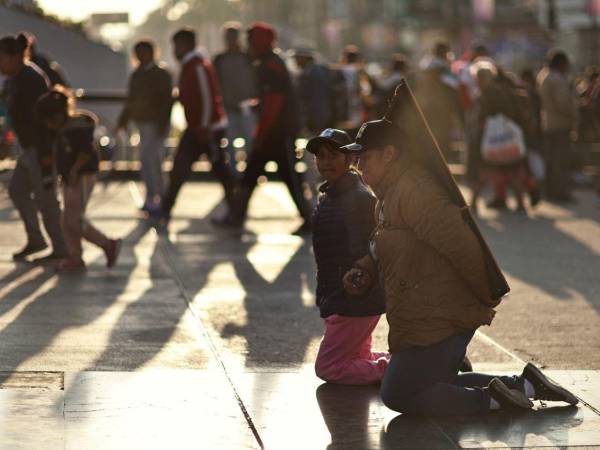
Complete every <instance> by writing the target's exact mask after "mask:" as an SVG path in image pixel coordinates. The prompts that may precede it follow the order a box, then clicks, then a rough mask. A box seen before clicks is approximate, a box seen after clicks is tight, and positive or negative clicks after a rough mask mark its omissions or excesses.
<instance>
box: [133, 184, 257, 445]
mask: <svg viewBox="0 0 600 450" xmlns="http://www.w3.org/2000/svg"><path fill="white" fill-rule="evenodd" d="M128 187H129V192H130V194H131V196H132V197H133V200H134V201H135V202H136V203H138V204H140V203H141V201H142V197H141V194H140V191H139V188H138V186H137V185H136V184H135V183H134V182H130V183H129V185H128ZM157 246H158V249H159V253H160V254H161V256H162V257H163V259H164V260H165V263H166V265H167V266H168V267H169V268H170V269H171V273H172V274H173V277H174V278H175V281H176V283H177V286H178V288H179V291H180V293H181V296H182V297H183V300H184V301H185V303H186V305H187V308H188V309H189V310H190V312H191V313H192V315H193V316H194V318H195V319H196V323H197V325H198V327H199V328H200V329H201V332H202V334H203V336H204V338H205V340H206V342H207V343H208V346H209V348H210V350H211V352H212V353H213V355H214V357H215V359H216V360H217V362H218V363H219V366H220V368H221V370H222V372H223V375H224V377H225V379H226V380H227V382H228V384H229V386H230V387H231V390H232V392H233V395H234V397H235V400H236V401H237V403H238V406H239V407H240V410H241V412H242V414H243V415H244V418H245V419H246V422H247V424H248V426H249V428H250V430H251V431H252V434H253V435H254V438H255V439H256V441H257V444H258V445H259V446H260V448H261V449H263V448H264V444H263V441H262V439H261V437H260V435H259V433H258V429H257V428H256V426H255V424H254V422H253V420H252V417H250V413H249V412H248V410H247V409H246V406H245V405H244V402H243V400H242V398H241V396H240V394H239V393H238V391H237V389H236V388H235V385H234V384H233V381H232V380H231V378H230V376H229V374H228V372H227V369H226V367H225V364H224V363H223V361H222V359H221V357H220V356H219V352H218V350H217V348H216V346H215V345H214V343H213V341H212V339H211V337H210V335H209V333H208V331H207V329H206V326H205V325H204V323H203V321H202V318H201V317H200V315H199V314H198V313H197V312H196V311H195V309H194V308H193V306H192V304H193V301H194V299H193V298H191V297H190V295H189V293H188V290H187V289H186V287H185V284H184V281H183V277H182V276H181V274H180V273H179V272H178V270H177V265H176V261H175V256H174V253H173V252H172V251H171V249H170V247H169V241H168V237H166V236H164V235H160V234H158V233H157Z"/></svg>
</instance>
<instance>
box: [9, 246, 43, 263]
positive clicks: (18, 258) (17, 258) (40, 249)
mask: <svg viewBox="0 0 600 450" xmlns="http://www.w3.org/2000/svg"><path fill="white" fill-rule="evenodd" d="M47 248H48V246H47V245H44V246H43V247H38V248H35V249H33V250H30V251H28V252H27V253H23V254H21V255H18V256H15V255H13V257H12V259H13V261H25V260H26V259H27V257H28V256H31V255H35V254H36V253H39V252H43V251H44V250H46V249H47Z"/></svg>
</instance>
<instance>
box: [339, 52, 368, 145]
mask: <svg viewBox="0 0 600 450" xmlns="http://www.w3.org/2000/svg"><path fill="white" fill-rule="evenodd" d="M336 71H339V74H340V75H341V80H342V81H343V91H342V92H338V93H337V94H336V97H338V98H336V99H334V101H335V102H339V101H340V100H342V104H343V110H341V111H340V112H341V113H342V114H336V116H337V117H336V121H337V123H336V126H337V127H338V128H340V129H343V130H345V131H347V132H348V133H349V134H350V136H356V133H357V132H358V129H359V128H360V125H361V123H363V122H364V121H365V120H368V117H369V114H370V112H371V110H372V107H373V100H372V95H373V83H372V80H371V78H370V77H369V75H368V74H367V71H366V70H365V68H364V65H363V63H362V55H361V52H360V48H359V47H357V46H356V45H347V46H346V47H345V48H344V51H343V52H342V56H341V61H340V66H339V67H338V68H336ZM339 109H341V108H337V107H336V110H339Z"/></svg>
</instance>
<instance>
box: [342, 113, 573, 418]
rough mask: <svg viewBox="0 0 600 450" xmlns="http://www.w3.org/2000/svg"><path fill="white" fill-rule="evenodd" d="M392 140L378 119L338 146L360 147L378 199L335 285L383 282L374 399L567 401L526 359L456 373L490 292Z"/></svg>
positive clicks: (455, 405) (466, 246)
mask: <svg viewBox="0 0 600 450" xmlns="http://www.w3.org/2000/svg"><path fill="white" fill-rule="evenodd" d="M402 142H405V140H403V139H402V135H401V133H400V132H399V131H398V128H396V127H395V126H394V125H392V123H391V122H389V121H388V120H378V121H373V122H369V123H367V124H365V125H363V127H362V128H361V130H360V132H359V133H358V136H357V138H356V142H355V143H354V144H351V145H350V146H348V147H346V148H347V149H348V150H352V151H358V152H360V162H359V168H360V170H361V171H362V173H363V176H364V180H365V182H366V183H367V184H368V185H369V186H370V187H371V189H373V191H374V193H375V195H376V196H377V199H378V202H377V206H376V208H375V211H376V212H375V218H376V220H377V226H376V228H375V230H374V232H373V234H372V235H371V242H370V252H369V254H368V255H366V256H365V257H363V258H362V259H360V260H358V261H356V262H355V268H353V269H351V270H350V271H348V272H347V273H346V275H345V276H344V288H345V289H346V291H347V292H348V293H349V294H352V295H363V294H364V293H365V292H366V291H367V290H368V289H370V288H371V287H372V286H373V285H374V283H376V281H377V280H378V279H379V278H381V282H380V284H381V285H382V286H384V289H385V296H386V310H387V320H388V323H389V326H390V331H389V337H388V341H389V346H390V353H391V359H390V364H389V366H388V368H387V370H386V372H385V375H384V378H383V381H382V385H381V397H382V400H383V402H384V404H385V405H386V406H388V407H389V408H390V409H393V410H394V411H398V412H402V413H404V414H411V415H421V416H456V415H471V414H472V415H476V414H485V413H487V412H489V411H492V410H496V409H505V408H506V409H511V408H517V409H529V408H531V407H532V406H533V403H532V402H531V400H529V399H530V398H533V399H541V400H554V401H565V402H567V403H569V404H576V403H577V402H578V400H577V397H575V396H574V395H573V394H571V393H570V392H569V391H567V390H566V389H564V388H562V387H561V386H558V385H557V384H555V383H553V382H552V381H551V380H549V379H548V378H547V377H545V376H544V374H543V373H542V372H541V371H540V370H539V369H538V368H537V367H535V366H534V365H533V364H527V366H526V367H525V368H524V370H523V373H522V374H521V375H520V376H502V377H495V376H492V375H486V374H480V373H462V374H459V373H458V370H459V367H460V365H461V363H462V361H463V358H464V356H465V354H466V351H467V346H468V345H469V343H470V341H471V339H472V337H473V334H474V333H475V330H476V329H477V328H479V327H480V326H482V325H490V324H491V323H492V320H493V318H494V316H495V310H494V307H495V306H497V304H498V303H499V300H497V299H494V298H492V294H491V289H490V286H489V285H488V281H487V280H488V277H487V273H486V267H485V263H484V255H483V252H482V250H481V247H480V244H479V241H478V240H477V238H476V236H475V234H474V233H473V231H472V230H471V228H469V226H468V225H467V223H466V222H465V221H464V220H463V212H462V211H461V209H460V207H459V206H458V205H456V204H454V203H452V201H451V200H450V197H449V194H448V193H447V191H446V190H444V189H443V188H442V186H441V184H440V183H439V182H438V181H437V180H436V178H435V177H434V176H433V175H432V174H430V172H428V171H427V170H426V169H425V168H423V167H422V166H421V165H420V164H419V163H417V162H416V161H414V160H413V159H412V157H411V155H410V153H409V152H408V150H407V149H405V148H402V147H401V146H400V145H399V143H402Z"/></svg>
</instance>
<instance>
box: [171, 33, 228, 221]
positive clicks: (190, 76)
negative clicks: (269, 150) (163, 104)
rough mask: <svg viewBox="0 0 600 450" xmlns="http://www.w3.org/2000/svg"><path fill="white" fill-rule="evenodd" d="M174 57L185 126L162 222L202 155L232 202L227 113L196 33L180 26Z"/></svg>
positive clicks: (209, 63) (174, 41)
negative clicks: (225, 147)
mask: <svg viewBox="0 0 600 450" xmlns="http://www.w3.org/2000/svg"><path fill="white" fill-rule="evenodd" d="M172 39H173V45H174V52H175V57H176V58H177V60H178V61H179V62H180V63H181V73H180V75H179V101H180V102H181V104H182V105H183V109H184V111H185V118H186V121H187V128H186V129H185V131H184V133H183V136H182V137H181V140H180V141H179V146H178V147H177V153H176V154H175V159H174V161H173V169H172V170H171V173H170V174H169V186H168V188H167V192H166V194H165V195H164V197H163V200H162V204H161V212H160V218H161V220H162V222H163V223H164V224H166V223H168V221H169V219H170V218H171V210H172V209H173V206H174V205H175V200H176V199H177V194H178V193H179V190H180V189H181V186H182V185H183V183H185V182H186V181H187V179H188V178H189V177H190V174H191V172H192V164H193V163H194V162H195V161H196V160H197V159H198V158H199V157H200V155H202V154H207V155H208V156H209V160H210V163H211V165H212V172H213V173H214V174H215V176H216V177H217V179H218V180H219V182H220V183H221V185H222V186H223V190H224V191H225V200H226V202H227V205H228V207H229V205H231V198H232V193H233V177H232V174H231V171H230V169H229V166H228V165H227V163H226V162H225V152H224V151H223V149H221V147H220V145H221V139H222V138H224V137H225V129H226V127H227V116H226V115H225V108H224V107H223V98H222V97H221V88H220V87H219V80H218V79H217V74H216V72H215V69H214V67H213V65H212V63H211V62H210V60H209V59H208V58H207V57H206V55H204V53H203V52H202V51H200V50H199V49H197V48H196V33H195V31H194V30H192V29H190V28H183V29H181V30H179V31H177V32H176V33H175V34H174V35H173V38H172Z"/></svg>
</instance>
